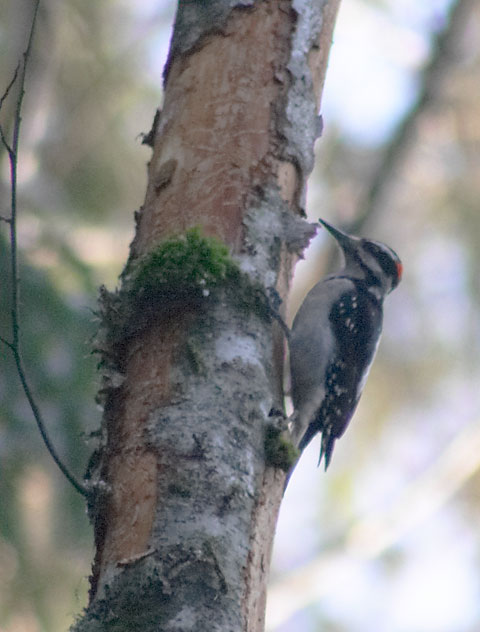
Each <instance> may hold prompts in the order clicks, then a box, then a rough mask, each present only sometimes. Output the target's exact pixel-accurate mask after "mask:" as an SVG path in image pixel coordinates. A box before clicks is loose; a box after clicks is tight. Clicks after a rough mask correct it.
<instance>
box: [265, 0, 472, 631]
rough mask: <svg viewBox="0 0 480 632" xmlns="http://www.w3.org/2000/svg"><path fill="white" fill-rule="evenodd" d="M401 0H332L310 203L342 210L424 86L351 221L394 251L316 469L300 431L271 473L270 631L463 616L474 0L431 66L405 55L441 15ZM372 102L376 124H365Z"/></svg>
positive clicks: (337, 215) (350, 211)
mask: <svg viewBox="0 0 480 632" xmlns="http://www.w3.org/2000/svg"><path fill="white" fill-rule="evenodd" d="M414 4H415V3H412V2H409V1H407V0H406V1H405V2H383V3H381V4H379V3H369V4H368V5H367V4H364V3H360V2H352V3H350V6H349V7H348V11H347V5H348V3H344V4H343V6H342V8H341V11H340V15H339V22H338V28H337V33H336V37H335V43H334V46H333V48H332V51H331V65H330V73H331V74H327V83H326V95H325V111H324V119H325V135H324V137H323V139H322V142H321V143H319V145H318V160H317V163H316V170H315V174H314V177H313V178H312V185H311V191H310V192H311V196H310V205H309V210H310V212H311V217H312V219H315V218H316V217H318V216H319V215H320V216H326V217H327V219H329V220H332V221H336V222H337V223H340V224H341V223H342V222H343V223H344V225H346V226H348V225H349V224H350V222H352V221H353V220H355V218H356V214H357V213H358V211H359V208H360V207H362V203H363V200H364V199H365V197H366V195H368V193H369V192H370V191H369V188H370V187H371V183H372V181H373V179H374V177H375V174H376V173H377V170H378V169H380V168H382V166H383V164H384V161H385V150H386V149H387V148H389V147H390V146H391V143H392V142H393V143H395V142H398V141H395V136H394V135H393V136H392V132H395V130H396V125H397V126H398V124H399V123H400V122H401V121H402V115H403V113H408V109H409V104H413V103H414V102H415V99H416V96H417V94H418V93H419V92H421V91H422V90H423V89H424V84H423V82H424V81H431V82H433V84H434V85H435V89H434V90H433V91H431V93H429V98H428V99H427V101H426V104H425V106H424V107H423V108H422V110H421V112H420V114H419V115H418V116H416V117H415V118H414V121H413V125H412V126H411V130H410V135H409V141H408V144H407V150H406V151H405V152H404V153H403V154H402V157H401V159H400V160H399V162H398V164H397V165H396V167H395V169H394V170H393V172H392V173H391V174H390V176H389V178H388V180H387V181H386V182H385V183H384V184H385V186H384V188H383V195H382V198H381V201H380V203H379V204H378V205H377V206H376V207H375V208H373V209H370V213H369V215H368V217H367V220H366V221H365V222H364V223H363V225H362V227H361V231H362V233H363V234H365V235H368V236H371V237H376V238H379V239H381V240H384V241H385V242H387V243H388V244H389V245H391V246H392V247H394V248H395V250H397V251H398V252H399V254H400V255H401V257H402V259H403V261H404V269H405V276H404V280H403V281H402V283H401V285H400V286H399V288H398V289H397V290H395V292H394V293H393V294H392V295H391V297H388V299H387V301H386V313H385V325H384V336H383V340H382V344H381V345H380V350H379V354H378V357H377V360H376V362H375V364H374V367H373V369H372V372H371V375H370V378H369V382H368V383H367V387H366V390H365V394H364V396H363V399H362V401H361V404H360V406H359V409H358V411H357V413H356V415H355V418H354V420H353V422H352V424H351V426H350V427H349V429H348V430H347V433H346V435H345V436H344V437H343V438H342V439H341V440H340V441H339V442H338V443H337V447H336V450H337V452H336V454H335V456H334V459H333V463H332V465H331V466H330V469H329V471H328V473H327V474H326V475H324V474H323V473H322V472H321V471H317V472H315V471H314V467H315V461H316V458H317V454H318V449H319V447H318V445H313V446H311V448H309V451H308V452H307V453H306V454H305V455H304V458H303V459H302V462H300V464H299V467H298V468H297V472H296V473H295V474H294V476H293V478H292V482H291V488H290V489H289V490H287V497H286V500H285V503H284V505H283V507H282V516H281V519H280V523H279V530H278V534H277V551H276V555H275V563H274V575H275V576H276V574H277V573H280V572H281V571H282V572H285V571H287V569H289V570H291V571H292V573H291V575H290V577H289V578H287V579H285V578H283V579H280V577H279V579H278V584H277V585H275V582H274V585H273V589H272V594H271V602H270V611H269V612H270V622H271V625H272V629H275V630H276V631H277V632H279V631H281V632H287V631H293V630H299V629H301V630H302V631H303V632H305V631H314V630H335V631H337V632H340V631H344V630H345V631H347V630H348V632H363V631H367V630H389V632H430V631H431V632H452V631H455V632H457V631H464V630H465V631H467V630H468V631H469V630H472V631H473V630H477V629H479V627H480V609H479V606H478V604H479V600H478V595H479V591H480V581H479V567H478V559H479V553H480V539H479V537H478V529H477V523H478V514H479V509H480V504H479V502H478V497H479V485H480V475H479V469H480V396H479V389H478V386H477V384H478V383H479V380H480V335H479V333H480V328H479V322H480V309H479V307H480V306H479V282H478V278H479V263H478V261H479V256H478V244H479V243H480V202H479V200H480V190H479V188H480V177H479V169H480V142H479V138H480V136H479V135H480V110H479V103H480V82H479V80H478V77H479V76H480V46H479V42H480V6H479V4H478V2H473V1H471V0H466V1H463V2H462V3H461V6H462V7H463V12H464V13H463V18H462V19H460V20H459V22H458V25H457V26H455V32H454V41H455V46H454V47H453V48H452V50H450V51H449V54H448V55H446V56H444V58H443V59H441V63H440V64H438V69H437V70H436V75H435V76H434V77H432V76H423V75H422V73H421V69H422V68H424V67H426V66H427V65H428V63H429V55H436V54H439V51H438V50H436V49H435V47H434V46H433V45H432V43H431V42H433V41H434V39H435V36H436V33H437V32H439V31H441V30H442V29H444V28H446V27H447V25H448V16H447V14H446V13H445V11H444V10H443V9H444V8H445V7H446V4H447V3H440V2H439V3H416V5H415V6H413V5H414ZM420 5H422V6H420ZM454 5H457V3H456V2H454V3H452V6H454ZM402 7H403V9H402ZM402 11H403V13H402ZM428 14H429V15H430V17H429V19H427V16H428ZM353 18H355V20H353ZM369 32H371V35H372V36H371V38H368V33H369ZM429 34H430V37H429ZM357 36H358V38H359V41H360V40H362V41H364V38H366V39H367V43H366V44H365V46H366V47H368V48H372V49H375V52H374V53H373V52H372V54H371V56H370V57H369V58H368V60H369V61H368V63H367V64H365V65H364V66H363V70H362V72H361V76H360V78H359V80H358V83H357V84H355V81H357V80H356V79H355V77H354V78H353V80H352V81H350V80H349V79H348V78H346V77H349V76H350V75H349V74H348V73H349V71H350V68H348V67H347V68H346V69H344V70H341V69H340V70H339V69H338V68H336V67H335V66H336V64H338V59H339V58H341V57H342V56H345V58H346V59H347V60H350V63H351V64H353V65H354V66H356V69H355V72H357V74H358V66H359V64H360V60H359V59H358V57H361V54H360V53H356V50H357V51H358V50H359V49H358V48H357V49H355V46H354V43H355V38H356V37H357ZM345 40H346V41H345ZM343 45H345V47H346V49H345V50H344V51H339V50H338V49H339V48H340V47H342V46H343ZM349 46H352V48H349ZM355 56H356V57H357V59H354V57H355ZM346 63H348V62H346ZM385 64H386V65H387V66H389V68H390V74H389V75H388V78H387V79H386V80H384V78H383V74H382V73H383V72H384V71H385V69H384V68H383V66H384V65H385ZM402 64H403V66H402ZM337 71H338V72H339V75H340V78H339V76H336V72H337ZM342 72H343V75H342ZM396 74H400V78H399V79H398V81H396V80H395V75H396ZM332 76H336V78H335V79H334V80H333V81H334V82H335V89H336V94H335V96H334V97H333V100H334V101H335V102H336V103H340V102H342V98H343V99H344V101H343V103H345V105H344V107H345V108H346V109H347V110H348V107H349V104H352V107H351V110H352V111H353V112H350V113H349V114H347V115H345V116H344V117H343V118H342V119H340V118H337V112H338V108H337V110H335V108H334V107H331V105H329V103H330V101H329V95H328V91H329V81H330V80H331V79H332ZM342 79H343V85H345V86H348V88H344V89H343V97H342V83H341V82H342ZM353 85H357V88H358V90H360V91H361V93H360V94H359V99H356V93H355V92H352V86H353ZM392 85H393V86H394V87H393V88H392ZM398 85H400V86H403V92H402V94H400V95H398V97H397V100H398V101H399V104H397V106H396V113H395V112H393V114H392V116H393V118H392V119H390V120H389V119H388V116H386V114H388V108H387V112H385V101H388V99H389V97H390V95H389V94H388V93H387V94H384V92H383V91H384V90H386V89H388V88H389V87H390V89H393V90H395V89H396V88H398ZM395 86H396V88H395ZM339 92H340V93H339ZM364 100H367V101H368V102H369V108H368V110H367V111H365V110H363V109H362V108H361V107H360V105H361V102H362V101H364ZM355 107H356V110H355ZM390 112H392V111H391V110H390ZM399 115H400V117H399ZM349 116H350V117H351V118H350V119H349ZM329 119H330V120H329ZM375 119H377V120H378V121H379V122H380V126H381V128H383V129H384V130H385V133H384V135H383V136H382V137H381V138H379V137H378V130H375V129H374V128H375ZM369 129H373V133H372V134H371V135H369V134H368V130H369ZM389 129H390V130H391V131H390V132H388V130H389ZM397 129H398V127H397ZM386 132H388V133H386ZM393 147H394V148H395V144H394V145H393ZM318 242H319V243H318V245H317V244H314V245H313V247H312V249H311V261H312V262H313V265H309V264H308V262H307V263H306V264H305V265H304V266H303V264H302V266H303V267H302V269H301V270H300V273H301V275H302V276H301V279H300V281H303V283H299V286H297V292H296V296H299V295H300V294H303V293H304V292H305V291H306V289H307V287H306V286H308V285H311V284H312V283H314V282H315V281H316V279H317V278H318V276H319V274H321V273H319V270H325V266H326V262H325V260H324V259H325V253H326V251H327V247H326V246H327V243H328V240H327V239H325V238H324V237H320V238H319V240H318ZM315 258H316V259H317V266H315V264H314V260H315ZM296 296H295V298H294V300H295V301H296V302H297V303H298V298H296ZM292 311H293V312H294V311H295V306H292ZM315 477H317V479H318V491H317V496H316V497H315V496H314V494H312V490H311V485H312V479H314V478H315ZM288 537H290V541H289V540H288ZM282 542H284V543H285V544H286V548H284V549H282V547H281V543H282ZM289 542H290V543H289ZM314 551H315V552H316V555H317V557H316V559H315V561H314V562H312V561H311V560H312V555H314V553H313V552H314ZM307 562H309V563H307ZM293 569H295V571H293ZM287 595H288V598H287ZM284 604H287V605H286V606H284ZM306 607H308V610H304V608H306ZM295 613H296V614H295Z"/></svg>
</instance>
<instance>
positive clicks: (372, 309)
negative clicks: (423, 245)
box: [289, 219, 403, 470]
mask: <svg viewBox="0 0 480 632" xmlns="http://www.w3.org/2000/svg"><path fill="white" fill-rule="evenodd" d="M319 222H320V223H321V224H322V225H323V227H324V228H325V229H326V230H327V231H328V232H329V233H330V235H331V236H332V237H333V238H334V239H335V240H336V242H337V244H338V246H339V248H340V250H341V252H342V254H343V266H342V267H341V269H340V270H338V271H337V272H334V273H333V274H329V275H328V276H326V277H325V278H324V279H322V280H321V281H320V282H319V283H317V284H316V285H315V286H314V287H313V288H312V289H311V290H310V292H309V293H308V294H307V296H306V297H305V300H304V301H303V303H302V305H301V306H300V308H299V310H298V312H297V314H296V316H295V318H294V321H293V325H292V329H291V333H290V340H289V349H290V375H291V395H292V402H293V405H294V415H295V417H294V418H295V425H294V431H293V432H294V435H295V433H296V440H297V441H298V439H299V442H298V449H299V450H300V451H303V449H304V448H305V447H306V446H307V445H308V444H309V443H310V441H311V440H312V439H313V437H315V435H316V434H318V433H321V436H322V437H321V450H320V457H319V460H318V464H319V465H320V463H321V461H322V457H323V458H324V460H325V470H327V468H328V466H329V464H330V461H331V458H332V453H333V448H334V445H335V441H336V440H337V439H338V438H339V437H341V436H342V435H343V433H344V432H345V430H346V428H347V426H348V424H349V422H350V420H351V418H352V416H353V414H354V412H355V409H356V407H357V404H358V402H359V399H360V396H361V394H362V391H363V388H364V386H365V382H366V380H367V377H368V373H369V371H370V367H371V365H372V362H373V360H374V357H375V354H376V351H377V348H378V343H379V341H380V336H381V333H382V322H383V301H384V299H385V297H386V296H387V294H389V293H390V292H391V291H392V290H393V289H395V288H396V287H397V285H398V284H399V282H400V280H401V278H402V272H403V267H402V262H401V261H400V258H399V257H398V255H397V254H396V253H395V252H394V251H393V250H392V249H391V248H389V247H388V246H387V245H385V244H383V243H381V242H379V241H374V240H371V239H365V238H360V237H356V236H353V235H348V234H347V233H345V232H343V231H341V230H339V229H338V228H335V227H334V226H332V225H331V224H329V223H328V222H326V221H325V220H323V219H320V220H319Z"/></svg>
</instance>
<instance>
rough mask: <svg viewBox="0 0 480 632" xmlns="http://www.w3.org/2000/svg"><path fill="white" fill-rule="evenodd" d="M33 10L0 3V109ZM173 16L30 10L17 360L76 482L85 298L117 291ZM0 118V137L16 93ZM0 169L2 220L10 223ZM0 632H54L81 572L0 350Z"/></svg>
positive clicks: (75, 2) (45, 4) (81, 551)
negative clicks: (158, 58) (100, 289)
mask: <svg viewBox="0 0 480 632" xmlns="http://www.w3.org/2000/svg"><path fill="white" fill-rule="evenodd" d="M32 8H33V2H32V0H7V2H2V3H0V93H2V92H3V90H4V89H5V87H6V86H7V84H8V82H9V80H10V78H11V76H12V73H13V71H14V68H15V66H16V64H17V62H18V60H19V59H20V56H21V54H22V52H23V50H24V49H25V46H26V42H27V35H28V29H29V26H30V22H31V14H32ZM173 10H174V6H173V4H172V3H170V2H163V3H162V2H158V3H156V4H155V6H154V5H153V3H150V6H147V3H145V2H140V3H130V2H126V1H125V2H115V3H111V2H107V1H106V0H100V1H99V0H95V1H93V0H87V1H85V0H67V1H66V2H63V1H60V0H42V2H41V3H40V14H39V20H38V27H37V32H36V35H35V40H34V49H33V55H32V57H31V59H30V66H29V73H28V80H27V86H26V97H25V101H24V110H23V116H22V118H23V125H22V136H21V147H20V160H19V190H18V196H19V200H18V202H19V219H18V234H19V249H20V252H19V257H20V277H21V301H20V302H21V324H22V333H23V356H24V360H25V365H26V369H27V373H28V377H29V381H30V383H31V386H32V388H33V391H34V393H35V394H36V396H37V398H38V403H39V405H40V407H41V409H42V412H43V414H44V417H45V419H46V422H47V426H48V430H49V433H50V435H51V439H52V441H53V443H54V445H55V446H56V448H57V450H58V452H59V454H60V455H61V457H62V459H63V460H64V461H65V462H66V463H67V464H68V466H69V468H70V469H71V470H72V471H74V472H75V474H76V475H77V476H78V477H79V478H80V477H81V476H82V475H83V473H84V471H85V467H86V463H87V459H88V457H89V453H90V452H91V449H92V446H91V444H90V443H89V442H88V435H89V433H91V432H92V431H94V430H95V429H96V428H97V426H98V423H99V419H100V414H101V413H100V411H99V410H98V409H97V407H96V405H95V391H96V387H97V383H96V374H95V364H96V359H95V358H94V357H93V356H92V355H91V353H90V352H91V338H92V336H93V334H94V332H95V322H94V314H93V310H94V309H95V302H96V292H97V289H96V288H97V286H98V285H99V284H100V283H108V284H109V285H110V286H112V285H114V284H115V283H116V277H117V275H118V273H119V272H120V270H121V267H122V264H123V263H124V261H125V260H126V256H127V252H128V243H129V241H130V239H131V237H132V234H133V211H134V210H135V209H136V208H138V207H139V206H140V204H141V203H142V201H143V195H144V187H145V184H146V166H145V165H146V162H147V161H148V159H149V156H150V150H149V149H148V148H146V147H145V146H142V145H141V139H140V137H139V134H140V133H141V132H148V130H149V128H150V126H151V123H152V119H153V114H154V112H155V109H156V107H158V106H159V104H160V99H161V73H162V64H161V63H160V65H158V66H154V65H153V63H152V59H151V57H153V55H152V50H155V49H157V48H159V47H160V48H162V49H165V50H166V48H167V46H168V36H169V29H170V26H171V20H172V13H173ZM12 97H13V98H11V99H9V101H8V102H7V103H5V105H4V107H3V108H2V111H1V112H0V121H1V123H2V125H3V127H4V129H5V131H6V132H7V134H8V133H9V132H10V131H11V126H12V113H13V107H14V104H15V93H13V94H12ZM9 195H10V194H9V171H8V161H7V157H6V155H5V152H4V151H3V148H2V152H1V153H0V214H1V215H2V216H4V217H8V215H9V207H8V203H9ZM7 229H8V226H7V225H6V224H5V223H2V224H0V231H1V233H0V334H1V335H2V336H4V337H5V338H7V339H8V338H9V337H10V323H9V315H10V294H9V291H10V289H9V282H8V281H7V278H8V271H9V248H8V230H7ZM0 498H1V501H0V629H1V630H2V631H5V632H36V631H37V630H45V631H48V632H56V631H57V630H58V631H60V630H62V631H64V630H65V629H67V628H68V626H69V625H70V623H71V622H72V621H73V617H74V615H75V614H76V613H78V612H79V611H80V610H81V608H82V606H83V604H84V603H85V598H86V592H87V589H88V581H87V576H88V574H89V571H90V564H91V561H92V554H93V544H92V534H91V528H90V526H89V524H88V520H87V517H86V514H85V506H84V501H83V499H82V498H81V497H80V496H79V495H78V494H77V493H76V492H75V491H74V490H73V489H71V488H70V486H69V485H68V483H67V482H66V481H65V480H64V479H63V478H62V476H61V474H60V473H59V472H58V470H57V469H56V466H55V465H54V464H53V462H52V460H51V458H50V457H49V455H48V453H47V451H46V449H45V447H44V445H43V444H42V441H41V439H40V436H39V433H38V431H37V429H36V427H35V424H34V421H33V417H32V413H31V411H30V409H29V407H28V404H27V402H26V400H25V398H24V396H23V393H22V391H21V388H20V383H19V380H18V376H17V375H16V372H15V368H14V363H13V360H12V358H11V356H10V352H9V351H8V349H7V348H6V347H5V346H1V347H0Z"/></svg>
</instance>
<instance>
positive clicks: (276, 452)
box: [265, 425, 300, 472]
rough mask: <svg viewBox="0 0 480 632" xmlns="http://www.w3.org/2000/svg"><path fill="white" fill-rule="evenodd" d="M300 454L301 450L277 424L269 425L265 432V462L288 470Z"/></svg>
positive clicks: (285, 470)
mask: <svg viewBox="0 0 480 632" xmlns="http://www.w3.org/2000/svg"><path fill="white" fill-rule="evenodd" d="M299 456H300V452H299V451H298V450H297V448H296V447H295V446H294V445H293V443H291V442H290V441H289V440H288V439H286V438H285V437H284V436H282V433H281V431H280V430H278V428H275V426H272V425H270V426H267V431H266V434H265V462H266V463H267V465H271V466H272V467H278V468H280V469H281V470H283V471H284V472H288V471H289V470H290V468H291V467H292V466H293V465H294V463H295V461H296V460H297V459H298V457H299Z"/></svg>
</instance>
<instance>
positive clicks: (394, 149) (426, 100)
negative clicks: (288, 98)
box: [348, 0, 475, 233]
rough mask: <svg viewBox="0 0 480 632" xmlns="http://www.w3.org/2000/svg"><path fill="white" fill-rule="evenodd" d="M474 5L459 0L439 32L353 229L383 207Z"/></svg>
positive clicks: (432, 102) (472, 1) (435, 97)
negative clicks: (383, 202)
mask: <svg viewBox="0 0 480 632" xmlns="http://www.w3.org/2000/svg"><path fill="white" fill-rule="evenodd" d="M474 5H475V0H457V2H455V3H454V4H453V5H452V7H451V9H450V15H449V19H448V21H447V23H446V25H445V28H444V29H443V30H442V31H440V32H439V33H438V34H437V35H436V37H435V38H434V41H433V43H432V55H431V58H430V62H429V63H428V64H427V65H426V66H425V68H424V69H423V71H422V73H421V77H420V85H421V88H420V91H419V94H418V96H417V98H416V100H415V101H414V102H413V103H412V106H411V107H410V110H409V111H408V112H407V113H406V114H405V116H404V118H403V120H402V121H401V122H400V124H399V125H398V127H397V130H396V132H395V134H394V135H393V137H392V139H391V141H390V142H389V144H388V145H387V147H386V148H385V150H384V152H383V155H382V156H381V159H380V161H379V168H378V169H377V171H376V173H375V174H374V176H373V178H372V179H371V182H370V185H369V187H368V190H367V191H366V193H365V196H364V199H363V202H362V203H361V204H360V208H359V212H358V215H357V217H356V218H355V220H354V222H353V223H352V224H350V225H349V226H348V230H349V231H351V232H354V233H356V232H359V231H360V228H361V227H362V226H363V225H364V224H365V222H366V221H367V220H369V219H370V218H371V217H372V216H373V215H375V213H376V212H377V211H378V210H379V209H380V206H381V202H382V200H383V198H384V195H385V192H386V191H387V189H388V187H389V186H390V183H391V181H392V179H393V178H394V177H395V174H396V172H397V170H398V168H399V166H400V165H401V164H402V163H403V161H404V159H405V155H406V152H407V151H408V148H409V147H410V143H411V141H412V138H414V135H415V129H416V125H417V121H418V119H419V117H420V116H421V115H422V114H423V113H424V112H425V111H426V110H427V109H428V108H430V107H432V105H434V104H435V103H436V102H437V97H438V92H439V89H440V88H441V84H442V82H443V80H444V78H445V74H446V70H447V69H448V67H449V66H450V65H451V64H452V63H454V61H455V57H456V55H455V52H456V50H457V47H458V40H459V34H460V33H461V31H462V30H463V28H464V26H465V24H466V21H467V19H468V16H469V15H470V12H471V9H472V7H473V6H474Z"/></svg>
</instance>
